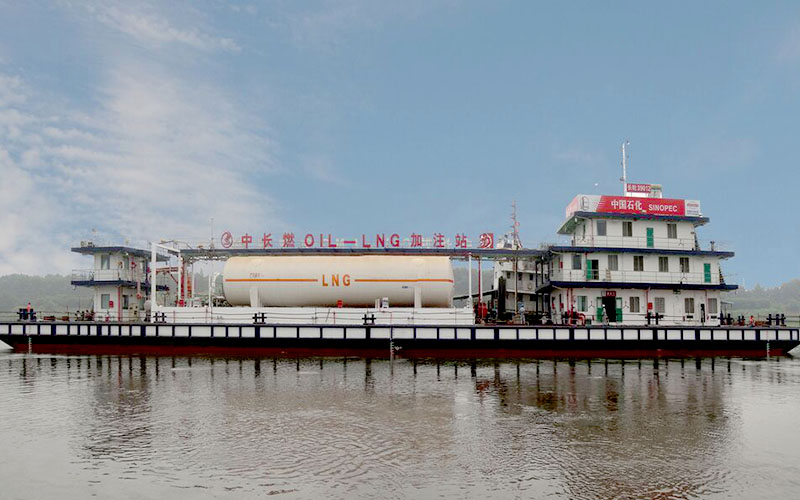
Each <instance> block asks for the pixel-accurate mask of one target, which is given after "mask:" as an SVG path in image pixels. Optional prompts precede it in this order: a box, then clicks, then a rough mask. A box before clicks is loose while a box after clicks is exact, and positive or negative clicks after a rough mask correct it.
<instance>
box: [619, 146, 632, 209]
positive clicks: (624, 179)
mask: <svg viewBox="0 0 800 500" xmlns="http://www.w3.org/2000/svg"><path fill="white" fill-rule="evenodd" d="M630 143H631V141H625V142H623V143H622V177H620V179H619V180H620V181H622V196H625V195H626V194H627V191H628V156H627V154H626V153H627V151H626V148H625V147H626V146H628V145H629V144H630Z"/></svg>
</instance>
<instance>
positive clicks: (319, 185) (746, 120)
mask: <svg viewBox="0 0 800 500" xmlns="http://www.w3.org/2000/svg"><path fill="white" fill-rule="evenodd" d="M798 117H800V4H798V3H797V2H787V3H784V4H781V3H776V2H771V3H769V4H766V3H760V2H664V3H655V2H547V3H544V2H543V3H539V2H504V1H498V2H462V1H457V0H449V1H443V2H436V1H431V0H428V1H416V0H407V1H403V2H380V1H369V0H342V1H337V2H328V1H317V2H295V1H272V2H224V1H221V0H216V1H215V0H207V1H204V2H203V1H197V2H181V1H170V2H163V3H151V2H147V1H143V2H125V1H106V2H90V1H87V2H83V1H66V0H65V1H54V2H38V1H36V2H34V1H19V0H14V1H11V0H0V233H1V234H2V235H1V236H0V274H7V273H13V272H24V273H36V274H41V273H47V272H68V271H69V270H70V269H72V268H75V267H81V266H83V265H85V262H83V261H82V260H81V259H80V257H77V256H75V255H71V254H70V252H69V251H68V247H69V246H70V245H71V244H74V243H77V242H78V241H80V240H83V239H88V238H90V237H91V236H92V233H91V229H93V228H94V229H96V230H97V233H98V235H99V236H98V238H104V239H106V240H107V241H116V242H119V241H122V240H124V239H128V240H130V241H131V242H142V241H147V240H151V239H161V238H165V239H167V238H181V239H199V238H204V237H207V236H208V234H209V232H210V222H209V220H210V218H211V217H213V218H214V230H215V232H216V233H219V232H220V231H221V230H222V229H229V230H231V231H233V232H234V233H237V232H238V233H241V232H242V231H249V232H251V233H254V234H260V233H261V232H263V231H267V232H272V233H275V234H279V233H282V232H284V231H296V232H298V233H306V232H314V233H319V232H325V233H328V232H330V233H333V234H339V235H343V236H347V235H350V234H354V235H358V234H361V233H367V234H369V233H375V232H387V233H390V232H398V233H400V234H404V235H407V234H410V233H411V232H421V233H424V234H426V235H427V234H431V235H432V234H433V233H434V232H437V231H438V232H443V233H445V234H446V235H448V236H450V237H452V235H455V234H456V233H460V232H464V233H467V234H469V235H471V236H472V235H476V234H478V233H480V232H483V231H494V232H496V233H501V232H503V231H504V230H505V229H506V227H507V224H508V214H509V212H510V204H511V202H512V200H516V202H517V205H518V209H519V219H520V222H521V233H522V239H523V243H525V244H526V245H528V246H538V245H539V243H542V242H554V241H557V237H556V234H555V231H556V228H557V227H558V225H559V223H560V222H561V220H562V218H563V215H564V207H565V206H566V205H567V204H568V203H569V201H570V199H571V198H572V197H573V196H574V195H575V194H577V193H606V194H617V193H618V192H619V191H620V185H619V182H618V181H617V179H618V178H619V176H620V167H619V147H620V144H621V143H622V141H623V140H624V139H629V140H630V141H631V149H630V152H631V163H630V175H629V178H630V180H631V181H639V182H660V183H662V184H663V185H664V191H665V196H667V197H676V198H688V199H699V200H701V202H702V208H703V212H704V213H705V214H706V215H708V216H709V217H711V224H709V225H708V226H707V227H705V228H702V229H701V232H700V235H701V239H702V240H703V241H708V240H716V241H718V242H720V245H721V246H723V247H724V248H726V249H730V250H734V251H735V252H736V253H737V256H736V257H735V258H734V259H732V260H730V261H728V262H727V263H726V266H725V270H726V271H727V273H728V274H729V275H731V276H732V277H733V279H734V280H736V281H738V282H741V281H742V280H745V281H746V283H747V285H748V286H751V285H753V284H755V283H757V282H759V283H762V284H764V285H776V284H779V283H781V282H783V281H786V280H788V279H791V278H796V277H800V264H798V262H799V261H800V260H798V259H797V255H798V247H799V246H800V245H799V244H800V229H798V227H799V226H798V223H797V222H796V221H795V216H796V213H797V210H796V206H797V203H796V200H797V190H798V188H800V174H798V167H797V163H798V160H797V145H798V142H799V141H798V139H797V137H799V136H800V134H799V132H800V129H799V128H798Z"/></svg>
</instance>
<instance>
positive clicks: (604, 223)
mask: <svg viewBox="0 0 800 500" xmlns="http://www.w3.org/2000/svg"><path fill="white" fill-rule="evenodd" d="M601 227H602V228H603V229H602V230H601V229H600V228H601ZM596 228H597V236H608V221H605V220H602V219H600V220H598V221H597V225H596Z"/></svg>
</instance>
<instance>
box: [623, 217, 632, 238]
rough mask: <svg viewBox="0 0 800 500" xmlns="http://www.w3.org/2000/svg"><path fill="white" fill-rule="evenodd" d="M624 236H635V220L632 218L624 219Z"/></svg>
mask: <svg viewBox="0 0 800 500" xmlns="http://www.w3.org/2000/svg"><path fill="white" fill-rule="evenodd" d="M622 236H623V237H624V238H632V237H633V221H631V220H624V221H622Z"/></svg>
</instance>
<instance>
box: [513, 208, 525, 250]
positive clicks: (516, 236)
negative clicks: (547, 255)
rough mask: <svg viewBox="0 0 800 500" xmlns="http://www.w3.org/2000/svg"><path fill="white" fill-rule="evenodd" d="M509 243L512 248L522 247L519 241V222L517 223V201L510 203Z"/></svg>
mask: <svg viewBox="0 0 800 500" xmlns="http://www.w3.org/2000/svg"><path fill="white" fill-rule="evenodd" d="M511 241H512V242H513V245H514V248H520V247H522V242H521V241H520V239H519V222H518V221H517V201H516V200H514V201H513V202H511Z"/></svg>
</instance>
